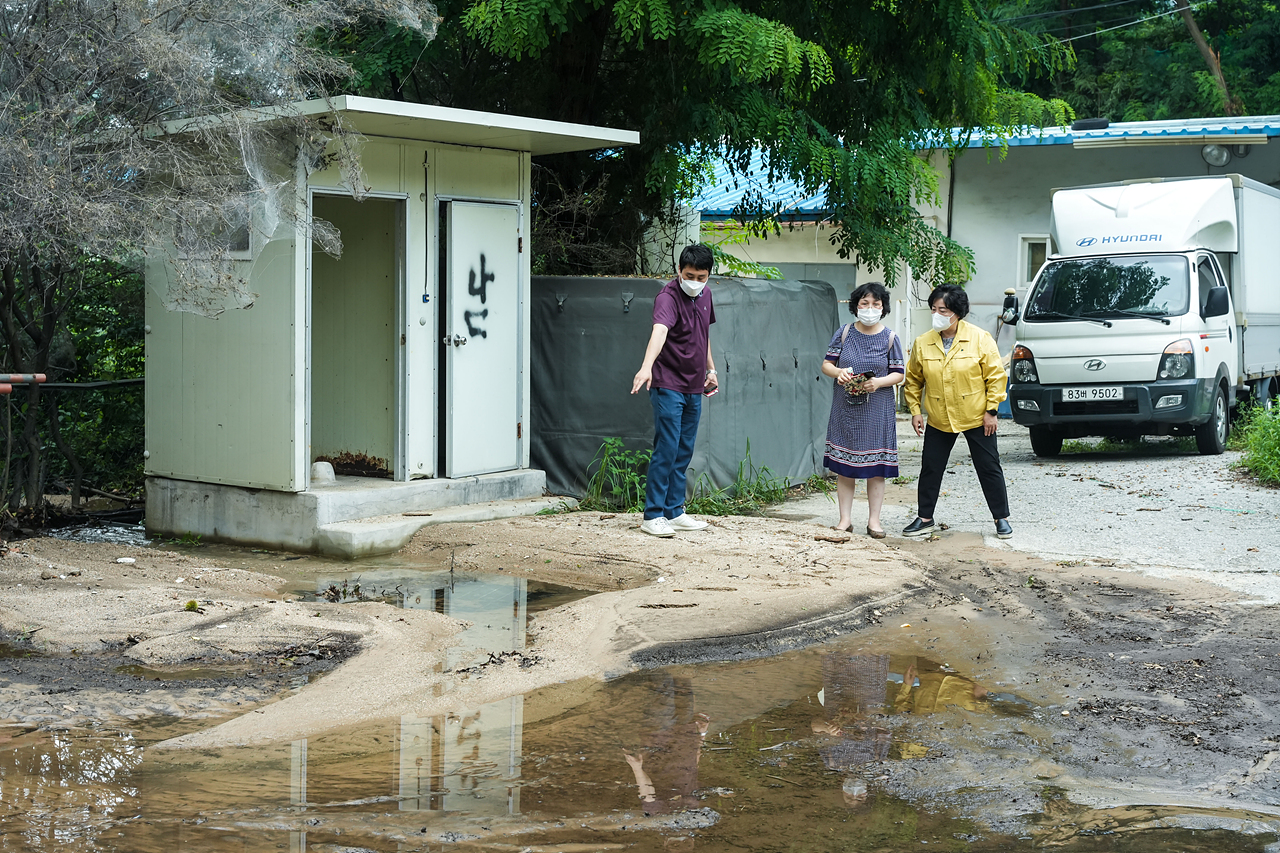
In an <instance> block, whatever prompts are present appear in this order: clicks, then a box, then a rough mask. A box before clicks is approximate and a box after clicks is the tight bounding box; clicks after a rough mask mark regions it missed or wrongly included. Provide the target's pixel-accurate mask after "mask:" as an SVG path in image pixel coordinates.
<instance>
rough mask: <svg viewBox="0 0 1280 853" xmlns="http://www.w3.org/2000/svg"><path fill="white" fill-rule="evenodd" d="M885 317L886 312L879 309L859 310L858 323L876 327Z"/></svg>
mask: <svg viewBox="0 0 1280 853" xmlns="http://www.w3.org/2000/svg"><path fill="white" fill-rule="evenodd" d="M883 315H884V312H883V311H881V310H880V309H879V308H859V309H858V322H859V323H861V324H862V325H864V326H874V325H875V324H876V323H879V322H880V318H881V317H882V316H883Z"/></svg>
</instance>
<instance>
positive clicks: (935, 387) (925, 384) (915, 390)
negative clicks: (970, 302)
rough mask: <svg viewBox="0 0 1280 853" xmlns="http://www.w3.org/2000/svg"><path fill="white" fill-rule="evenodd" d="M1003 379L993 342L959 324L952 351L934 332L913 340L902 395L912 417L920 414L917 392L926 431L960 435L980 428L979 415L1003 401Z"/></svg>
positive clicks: (980, 418)
mask: <svg viewBox="0 0 1280 853" xmlns="http://www.w3.org/2000/svg"><path fill="white" fill-rule="evenodd" d="M1005 386H1006V376H1005V372H1004V365H1003V364H1001V363H1000V351H999V349H997V348H996V342H995V339H994V338H992V337H991V335H989V334H988V333H987V332H984V331H983V330H982V329H979V328H978V327H977V326H975V325H973V324H972V323H966V322H965V321H964V320H961V321H960V324H959V326H958V327H957V328H956V337H955V340H953V341H952V342H951V348H950V349H949V350H946V351H944V350H943V349H942V336H941V335H939V334H938V333H937V332H936V331H934V330H933V329H930V330H929V331H927V332H925V333H924V334H923V335H921V336H920V337H918V338H916V341H915V343H914V344H912V345H911V356H910V357H909V358H908V359H907V379H906V382H905V384H904V385H903V393H904V395H905V396H906V398H907V407H908V408H909V409H910V410H911V414H913V415H918V414H920V404H921V402H922V401H921V392H922V391H923V392H924V394H923V402H924V411H925V414H927V415H928V416H929V426H931V427H933V428H934V429H940V430H942V431H943V432H964V431H965V430H968V429H973V428H974V427H979V426H982V413H983V412H985V411H987V410H988V409H995V408H997V407H998V406H999V405H1000V403H1001V402H1003V401H1004V399H1005V397H1006V396H1008V392H1007V390H1006V387H1005Z"/></svg>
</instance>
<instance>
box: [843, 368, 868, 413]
mask: <svg viewBox="0 0 1280 853" xmlns="http://www.w3.org/2000/svg"><path fill="white" fill-rule="evenodd" d="M874 376H875V374H872V373H855V374H853V376H851V377H849V381H848V382H846V383H845V386H844V390H845V393H846V394H847V395H848V402H849V405H851V406H858V405H861V404H863V403H865V402H867V395H868V394H870V393H871V392H870V391H864V390H863V388H862V386H863V384H864V383H866V382H867V381H869V380H870V379H872V378H874Z"/></svg>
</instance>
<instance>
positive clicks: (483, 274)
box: [462, 252, 494, 338]
mask: <svg viewBox="0 0 1280 853" xmlns="http://www.w3.org/2000/svg"><path fill="white" fill-rule="evenodd" d="M485 264H486V260H485V256H484V253H483V252H481V253H480V283H479V284H476V270H475V267H472V268H471V272H470V273H469V275H468V277H467V293H469V294H471V295H472V296H479V297H480V304H481V305H484V304H485V302H486V300H487V299H488V298H489V296H488V288H489V282H491V281H493V280H494V274H493V273H491V272H487V271H486V269H485ZM472 317H476V318H478V319H480V320H485V319H488V317H489V309H488V308H485V309H483V310H480V311H463V312H462V319H463V320H464V321H465V322H466V324H467V335H468V336H469V337H472V338H475V337H481V338H487V337H489V332H488V331H487V330H486V329H484V328H482V327H480V326H477V325H475V324H474V323H472V322H471V318H472Z"/></svg>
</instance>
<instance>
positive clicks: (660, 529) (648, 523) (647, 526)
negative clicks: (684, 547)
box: [640, 516, 676, 536]
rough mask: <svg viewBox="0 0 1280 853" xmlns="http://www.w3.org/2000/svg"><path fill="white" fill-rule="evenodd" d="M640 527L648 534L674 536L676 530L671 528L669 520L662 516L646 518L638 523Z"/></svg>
mask: <svg viewBox="0 0 1280 853" xmlns="http://www.w3.org/2000/svg"><path fill="white" fill-rule="evenodd" d="M640 529H641V530H643V531H644V532H645V533H648V534H649V535H650V536H675V535H676V532H675V531H674V530H672V529H671V522H669V521H667V520H666V519H665V518H663V517H662V516H658V517H657V518H646V519H645V520H644V522H643V523H641V525H640Z"/></svg>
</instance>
